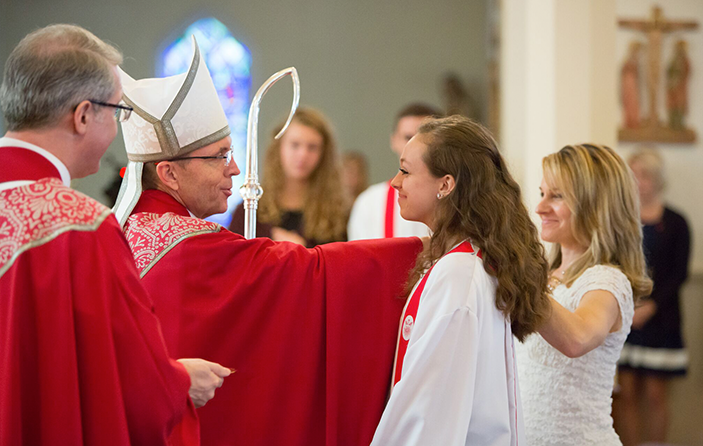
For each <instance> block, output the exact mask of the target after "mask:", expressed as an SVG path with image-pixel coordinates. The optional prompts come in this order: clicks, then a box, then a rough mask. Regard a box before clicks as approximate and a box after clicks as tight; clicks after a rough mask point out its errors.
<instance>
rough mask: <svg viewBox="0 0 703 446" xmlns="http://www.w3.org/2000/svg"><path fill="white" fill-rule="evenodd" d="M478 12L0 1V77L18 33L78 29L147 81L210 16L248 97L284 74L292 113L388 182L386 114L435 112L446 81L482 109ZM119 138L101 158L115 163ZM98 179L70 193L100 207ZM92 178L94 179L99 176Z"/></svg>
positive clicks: (480, 8) (459, 8) (266, 129)
mask: <svg viewBox="0 0 703 446" xmlns="http://www.w3.org/2000/svg"><path fill="white" fill-rule="evenodd" d="M484 3H485V0H444V1H441V2H427V1H423V0H384V1H377V0H360V1H339V0H332V1H330V0H298V1H275V2H274V1H245V0H234V1H231V0H205V1H201V2H192V1H187V0H153V1H142V2H137V1H133V0H127V1H113V2H89V1H86V0H51V1H50V0H32V1H26V2H20V1H18V0H0V16H2V21H3V22H0V68H2V65H3V64H4V62H5V60H6V59H7V56H8V54H9V51H10V50H11V48H12V47H14V45H16V43H17V42H18V41H19V40H20V39H21V38H22V37H23V36H24V35H25V34H27V33H28V32H30V31H32V30H33V29H35V28H37V27H41V26H44V25H47V24H50V23H59V22H68V23H76V24H79V25H82V26H84V27H86V28H88V29H90V30H91V31H93V32H94V33H95V34H96V35H98V36H99V37H101V38H103V39H105V40H109V41H111V42H113V43H115V44H117V45H118V46H119V47H120V48H121V49H122V51H123V52H124V54H125V56H126V60H125V63H124V67H125V69H126V71H128V72H129V73H130V74H132V75H133V76H134V77H136V78H141V77H150V76H153V75H154V67H155V62H154V60H155V57H156V55H157V52H158V50H159V49H160V48H161V46H162V45H163V44H164V43H165V42H166V40H167V38H169V37H177V36H178V35H180V34H181V33H182V32H183V30H184V29H185V27H186V26H188V25H189V24H191V23H192V22H193V21H195V20H197V19H199V18H203V17H207V16H214V17H216V18H218V19H219V20H220V21H221V22H223V23H224V24H225V25H226V26H227V27H228V28H229V29H230V31H231V32H232V33H233V34H234V35H235V37H236V38H237V39H239V40H240V41H241V42H242V43H243V44H245V45H246V46H247V47H248V48H249V49H250V50H251V52H252V55H253V67H252V74H253V87H252V90H253V91H252V94H253V93H254V92H255V91H256V89H257V88H258V86H259V85H260V84H261V83H262V82H263V81H264V80H265V79H266V78H267V77H268V76H269V75H271V74H273V73H274V72H276V71H278V70H280V69H282V68H285V67H287V66H290V65H294V66H296V67H297V68H298V71H299V73H300V79H301V104H303V105H309V106H314V107H317V108H319V109H321V110H322V111H323V112H324V113H326V114H327V116H329V118H330V119H331V121H332V122H333V123H334V124H335V127H336V130H337V135H338V139H339V143H340V147H341V148H342V149H352V148H353V149H358V150H361V151H363V152H365V153H366V154H367V155H368V156H369V157H370V160H371V179H372V180H373V181H381V180H384V179H386V178H389V177H390V176H392V175H393V173H394V172H395V170H396V169H397V165H398V164H397V163H398V161H397V158H396V157H395V156H394V155H393V154H392V153H391V151H390V149H389V147H388V145H389V144H388V137H389V134H390V131H391V127H392V124H393V118H394V115H395V113H396V112H397V111H398V109H399V108H400V107H402V106H403V105H405V104H406V103H408V102H410V101H415V100H422V101H427V102H430V103H433V104H435V105H437V106H440V105H441V103H440V102H441V99H440V93H439V91H440V84H439V82H440V79H441V77H442V74H443V73H444V72H445V71H450V70H451V71H455V72H457V73H458V74H459V75H460V76H461V77H462V79H464V80H465V81H466V82H467V84H468V85H469V86H470V87H472V88H474V89H473V91H472V93H473V94H475V95H477V97H478V100H479V105H480V106H481V108H483V102H484V100H485V96H486V95H485V90H486V85H487V82H486V51H485V42H486V37H485V33H486V31H485V17H486V12H485V5H484ZM290 91H291V88H290V83H289V82H281V85H280V86H279V85H276V87H274V88H273V89H272V90H271V91H270V92H269V93H268V94H267V96H266V99H265V102H264V103H263V104H262V112H261V127H260V135H261V137H260V141H261V147H260V150H261V149H263V148H265V145H266V144H267V140H268V135H269V133H270V128H271V127H272V126H273V125H274V122H275V121H279V120H280V119H282V118H283V117H284V116H285V114H286V110H287V109H288V108H289V107H290V105H289V101H290V94H291V93H290ZM122 147H123V145H122V142H121V137H120V136H118V139H117V141H116V142H115V143H113V146H112V147H111V148H110V152H111V153H113V154H115V155H117V156H119V158H120V159H121V160H125V159H126V158H125V157H124V155H122V153H121V152H122ZM105 170H106V169H105V168H103V169H102V170H101V174H103V177H100V176H94V177H90V178H88V179H86V180H81V181H76V182H75V184H74V186H75V187H78V188H79V189H82V190H83V191H85V192H87V193H88V194H89V195H91V196H93V197H95V198H97V199H101V200H102V199H103V197H102V194H101V188H102V186H103V182H104V181H105V178H104V174H105ZM99 175H100V174H99Z"/></svg>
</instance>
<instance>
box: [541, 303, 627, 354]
mask: <svg viewBox="0 0 703 446" xmlns="http://www.w3.org/2000/svg"><path fill="white" fill-rule="evenodd" d="M551 301H552V315H551V317H550V318H549V320H548V321H547V322H546V323H545V324H544V325H543V326H542V328H541V329H540V330H539V332H540V334H541V335H542V337H543V338H544V339H545V340H546V341H547V342H549V343H550V344H551V345H552V347H554V348H556V349H557V350H559V351H560V352H561V353H563V354H565V355H566V356H568V357H570V358H578V357H579V356H583V355H585V354H586V353H588V352H590V351H591V350H593V349H595V348H597V347H598V346H600V345H601V344H603V342H605V338H606V337H607V336H608V334H609V333H612V332H615V331H617V330H619V329H620V328H621V326H622V318H621V316H620V306H619V305H618V302H617V300H616V299H615V296H613V294H612V293H611V292H609V291H604V290H593V291H589V292H587V293H586V294H584V296H583V298H582V299H581V303H580V304H579V306H578V308H576V311H574V312H573V313H572V312H571V311H569V310H567V309H566V308H564V307H563V306H562V305H561V304H560V303H559V302H557V301H556V300H554V299H553V298H551Z"/></svg>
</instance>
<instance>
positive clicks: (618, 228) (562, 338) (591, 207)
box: [518, 144, 652, 446]
mask: <svg viewBox="0 0 703 446" xmlns="http://www.w3.org/2000/svg"><path fill="white" fill-rule="evenodd" d="M542 167H543V173H544V177H543V178H544V179H543V181H542V184H541V187H540V190H541V196H542V199H541V201H540V203H539V205H538V206H537V213H538V214H539V216H540V217H541V219H542V239H543V240H544V241H547V242H551V243H553V244H554V246H553V251H552V254H551V259H550V270H551V274H550V289H551V292H552V300H551V303H552V314H551V317H550V318H549V320H548V321H547V323H545V324H544V325H543V326H542V328H541V329H540V330H539V335H537V334H535V335H531V336H530V337H528V338H527V340H526V341H525V343H524V345H523V346H521V348H518V352H519V356H518V364H519V367H518V370H519V376H520V386H521V390H522V401H523V404H524V414H525V428H526V431H527V439H528V441H527V444H530V445H566V444H578V445H598V446H607V445H620V444H621V443H620V440H619V439H618V436H617V434H616V433H615V431H614V429H613V421H612V418H611V415H610V413H611V405H612V397H611V394H612V390H613V382H614V376H615V368H616V364H617V361H618V358H619V357H620V351H621V350H622V346H623V344H624V342H625V338H626V337H627V334H628V333H629V331H630V325H631V324H632V316H633V313H634V302H635V299H637V298H639V297H642V296H646V295H648V294H649V293H650V291H651V288H652V282H651V280H649V278H648V277H647V274H646V270H645V260H644V255H643V253H642V230H641V227H640V221H639V199H638V196H637V187H636V185H635V180H634V178H633V176H632V173H631V172H630V170H629V168H628V167H627V165H626V164H625V163H624V161H623V160H622V159H621V158H620V157H619V156H618V155H617V154H616V153H615V152H614V151H613V150H612V149H610V148H608V147H605V146H598V145H590V144H584V145H576V146H566V147H564V148H563V149H561V150H560V151H559V152H557V153H554V154H552V155H549V156H547V157H546V158H544V160H543V162H542Z"/></svg>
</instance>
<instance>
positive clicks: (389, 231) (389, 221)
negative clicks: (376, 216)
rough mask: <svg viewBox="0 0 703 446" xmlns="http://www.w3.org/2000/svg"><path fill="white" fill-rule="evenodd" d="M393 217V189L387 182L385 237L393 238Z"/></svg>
mask: <svg viewBox="0 0 703 446" xmlns="http://www.w3.org/2000/svg"><path fill="white" fill-rule="evenodd" d="M394 219H395V189H393V186H391V182H390V181H389V182H388V193H387V194H386V221H385V231H384V237H385V238H393V220H394Z"/></svg>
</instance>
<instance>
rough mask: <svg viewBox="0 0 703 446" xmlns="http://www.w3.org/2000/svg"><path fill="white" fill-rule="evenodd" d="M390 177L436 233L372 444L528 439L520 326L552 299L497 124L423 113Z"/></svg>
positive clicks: (536, 318)
mask: <svg viewBox="0 0 703 446" xmlns="http://www.w3.org/2000/svg"><path fill="white" fill-rule="evenodd" d="M392 184H393V187H394V188H396V189H397V191H398V194H399V204H400V212H401V215H402V216H403V217H404V218H406V219H408V220H412V221H419V222H423V223H425V224H426V225H427V226H429V227H430V228H431V229H432V231H433V234H432V238H431V240H430V243H429V246H428V248H426V249H425V250H424V251H423V253H422V254H421V255H420V257H419V259H418V262H417V265H416V267H415V269H414V270H413V271H412V272H411V275H410V280H409V281H408V283H410V284H413V283H414V284H415V286H414V287H413V289H412V292H411V293H409V298H408V300H407V303H406V306H405V309H404V311H403V315H402V317H401V321H400V327H399V334H398V347H397V350H396V361H395V370H394V372H393V378H392V391H391V396H390V400H389V401H388V404H387V406H386V409H385V411H384V412H383V416H382V417H381V422H380V424H379V426H378V428H377V430H376V432H375V435H374V438H373V442H372V443H371V444H372V446H401V445H402V446H415V445H417V446H419V445H442V446H464V445H473V446H477V445H478V446H505V445H512V446H517V445H518V444H523V440H522V439H523V438H524V433H523V428H522V414H521V412H522V408H521V403H520V394H519V386H518V382H517V372H516V363H515V359H514V346H513V342H514V341H513V334H514V335H515V336H516V337H518V339H524V338H525V337H526V336H527V335H528V334H530V333H532V332H534V331H535V330H536V329H537V328H538V327H539V325H540V324H541V323H542V322H543V321H545V320H546V319H547V317H548V316H549V299H548V297H547V270H548V268H547V262H546V260H545V258H544V248H543V247H542V245H541V243H540V241H539V236H538V233H537V229H536V228H535V226H534V224H533V223H532V221H531V220H530V217H529V214H528V212H527V209H526V208H525V206H524V205H523V204H522V198H521V194H520V188H519V186H518V185H517V183H516V182H515V181H514V180H513V178H512V176H511V175H510V173H509V172H508V169H507V166H506V164H505V162H504V161H503V158H502V157H501V155H500V153H499V152H498V148H497V146H496V143H495V141H494V139H493V138H492V136H491V135H490V134H489V133H488V131H487V130H486V129H485V128H484V127H482V126H481V125H480V124H477V123H475V122H473V121H471V120H469V119H467V118H464V117H460V116H452V117H449V118H444V119H439V120H432V121H428V122H426V123H425V124H423V126H422V127H420V129H419V133H418V134H417V135H416V136H415V137H413V138H412V139H411V140H410V142H409V143H408V144H407V145H406V146H405V149H404V150H403V153H402V156H401V159H400V172H399V173H398V174H397V175H396V177H395V178H394V179H393V181H392ZM516 259H520V260H521V261H519V262H518V261H516Z"/></svg>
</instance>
